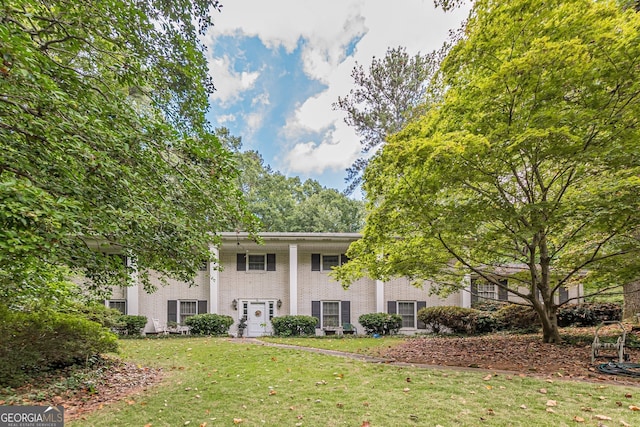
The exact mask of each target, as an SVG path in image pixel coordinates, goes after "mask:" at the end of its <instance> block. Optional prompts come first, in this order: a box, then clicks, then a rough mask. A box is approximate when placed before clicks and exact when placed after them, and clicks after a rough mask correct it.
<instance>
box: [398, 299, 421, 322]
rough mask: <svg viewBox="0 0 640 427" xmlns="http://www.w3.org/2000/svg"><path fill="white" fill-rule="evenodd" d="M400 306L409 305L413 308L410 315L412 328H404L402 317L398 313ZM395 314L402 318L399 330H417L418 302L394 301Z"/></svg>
mask: <svg viewBox="0 0 640 427" xmlns="http://www.w3.org/2000/svg"><path fill="white" fill-rule="evenodd" d="M400 304H411V305H412V306H413V313H412V315H411V317H412V319H413V326H404V317H403V314H402V313H400ZM396 314H398V315H399V316H400V317H402V326H401V327H400V329H417V328H418V301H413V300H398V301H396Z"/></svg>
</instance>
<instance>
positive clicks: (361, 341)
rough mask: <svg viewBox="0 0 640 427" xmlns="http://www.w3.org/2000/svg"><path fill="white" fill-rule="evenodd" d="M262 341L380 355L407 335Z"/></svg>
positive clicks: (271, 339)
mask: <svg viewBox="0 0 640 427" xmlns="http://www.w3.org/2000/svg"><path fill="white" fill-rule="evenodd" d="M260 339H261V340H262V341H265V342H268V343H275V344H285V345H297V346H302V347H313V348H320V349H325V350H335V351H346V352H348V353H357V354H364V355H369V356H377V355H379V352H380V350H383V349H387V348H389V347H393V346H396V345H399V344H402V343H403V342H404V341H405V340H406V339H408V338H407V337H402V336H398V335H395V336H391V337H381V338H372V337H364V336H358V337H354V336H349V335H345V336H343V337H340V338H333V337H291V338H279V337H262V338H260Z"/></svg>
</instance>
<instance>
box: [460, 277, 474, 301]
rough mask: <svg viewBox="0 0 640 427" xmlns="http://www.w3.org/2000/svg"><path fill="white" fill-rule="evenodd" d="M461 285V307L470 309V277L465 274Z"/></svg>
mask: <svg viewBox="0 0 640 427" xmlns="http://www.w3.org/2000/svg"><path fill="white" fill-rule="evenodd" d="M462 283H463V285H462V286H463V288H462V289H461V290H460V293H461V294H462V301H461V302H462V307H463V308H471V275H470V274H465V275H464V279H462Z"/></svg>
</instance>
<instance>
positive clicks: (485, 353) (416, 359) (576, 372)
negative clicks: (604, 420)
mask: <svg viewBox="0 0 640 427" xmlns="http://www.w3.org/2000/svg"><path fill="white" fill-rule="evenodd" d="M589 333H591V334H593V329H581V330H580V334H581V335H582V336H583V338H582V339H579V340H576V341H577V342H576V343H574V344H561V345H555V344H544V343H543V342H542V337H541V336H540V335H539V334H528V335H513V334H509V335H489V336H479V337H421V338H415V339H409V340H407V341H406V342H405V343H403V344H401V345H399V346H397V347H393V348H389V349H386V350H384V351H383V352H381V353H380V356H382V357H385V358H388V359H391V360H394V361H397V362H405V363H414V364H426V365H440V366H452V367H462V368H478V369H486V370H496V371H512V372H516V373H519V374H526V375H531V376H540V377H548V378H551V377H553V378H566V379H573V380H588V381H597V382H607V383H615V384H625V385H635V386H640V378H634V377H627V376H621V375H608V374H602V373H600V372H599V371H598V369H597V366H598V365H599V364H601V363H607V362H608V361H609V360H610V358H609V357H603V358H598V359H596V361H595V364H592V363H591V343H590V342H588V343H587V342H586V339H584V335H585V334H587V335H588V334H589ZM618 335H619V334H618ZM600 336H601V335H600ZM592 337H593V335H591V341H592V340H593V338H592ZM627 337H628V338H627V341H629V338H633V337H631V336H629V335H628V336H627ZM625 348H626V353H627V354H629V356H630V362H633V363H638V362H639V361H640V350H639V349H637V348H629V347H628V346H627V347H625ZM601 354H602V355H603V356H614V355H615V351H614V350H602V352H601ZM616 361H617V359H616Z"/></svg>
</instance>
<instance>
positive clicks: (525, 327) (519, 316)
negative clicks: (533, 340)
mask: <svg viewBox="0 0 640 427" xmlns="http://www.w3.org/2000/svg"><path fill="white" fill-rule="evenodd" d="M494 316H495V317H496V319H497V320H498V323H499V327H500V329H507V330H519V331H537V330H538V329H540V326H541V324H540V319H539V318H538V313H536V311H535V310H534V309H533V307H531V306H528V305H518V304H508V305H505V306H504V307H502V308H501V309H500V310H498V311H496V312H495V313H494Z"/></svg>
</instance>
